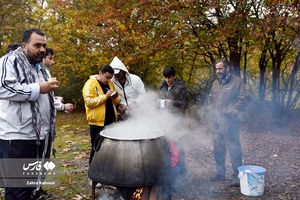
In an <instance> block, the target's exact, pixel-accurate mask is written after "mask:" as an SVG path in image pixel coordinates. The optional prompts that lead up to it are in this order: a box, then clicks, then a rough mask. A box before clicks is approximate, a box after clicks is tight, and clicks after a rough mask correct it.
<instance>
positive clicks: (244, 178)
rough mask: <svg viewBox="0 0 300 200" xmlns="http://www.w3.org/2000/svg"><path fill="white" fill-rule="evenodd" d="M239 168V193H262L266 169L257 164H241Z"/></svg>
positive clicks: (255, 194) (249, 194)
mask: <svg viewBox="0 0 300 200" xmlns="http://www.w3.org/2000/svg"><path fill="white" fill-rule="evenodd" d="M238 170H239V175H238V177H239V179H240V188H241V193H242V194H244V195H247V196H261V195H263V194H264V187H265V172H266V169H265V168H263V167H259V166H241V167H239V168H238Z"/></svg>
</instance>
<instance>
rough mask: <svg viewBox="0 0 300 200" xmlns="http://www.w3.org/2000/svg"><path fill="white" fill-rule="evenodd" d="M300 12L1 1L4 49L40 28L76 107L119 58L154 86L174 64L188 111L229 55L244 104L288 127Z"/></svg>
mask: <svg viewBox="0 0 300 200" xmlns="http://www.w3.org/2000/svg"><path fill="white" fill-rule="evenodd" d="M299 9H300V4H299V3H298V1H296V0H294V1H288V0H287V1H283V0H281V1H272V0H244V1H243V0H231V1H230V0H218V1H216V0H178V1H168V0H163V1H161V0H159V1H158V0H153V1H149V0H139V1H135V0H89V1H86V0H26V1H25V0H9V1H8V0H0V24H1V28H0V47H1V48H0V55H4V54H5V51H6V48H7V46H8V45H9V44H10V43H14V42H18V43H19V42H21V38H22V33H23V31H24V30H25V29H27V28H29V27H37V28H40V29H41V30H42V31H43V32H44V33H45V34H46V37H47V43H48V47H50V48H53V49H54V51H55V54H54V60H55V62H56V64H55V65H54V67H53V69H52V70H51V74H52V76H56V77H57V79H58V80H59V81H60V88H59V89H58V90H57V91H56V95H59V96H63V97H64V99H65V102H73V103H74V104H75V106H76V109H77V110H78V111H81V110H83V109H84V104H83V99H82V94H81V89H82V87H83V85H84V83H85V81H86V80H87V79H88V78H89V75H91V74H96V73H98V69H99V67H100V66H101V65H103V64H105V63H108V64H109V63H110V62H111V61H112V59H113V57H114V56H118V57H119V58H120V59H121V60H122V61H123V62H124V64H125V65H126V67H127V68H128V69H129V71H130V72H131V73H133V74H137V75H138V76H140V77H141V78H142V80H143V82H144V83H145V85H146V87H147V89H149V90H156V89H157V87H158V85H159V84H160V83H161V81H162V80H163V76H162V69H163V67H164V66H166V65H173V66H174V67H175V68H176V70H177V75H176V76H177V78H179V79H182V80H184V81H185V82H186V84H187V86H188V88H189V94H190V95H189V96H190V100H191V104H190V109H189V112H190V113H191V114H193V113H194V112H193V110H195V109H199V105H200V107H201V106H202V105H203V104H205V99H206V97H207V94H208V92H209V89H210V86H211V83H212V82H213V80H214V79H215V73H214V68H213V63H214V61H215V60H217V59H219V58H226V59H228V60H229V61H230V63H231V66H232V72H233V73H234V74H236V75H238V76H241V77H242V78H243V79H244V81H245V83H246V85H247V92H248V95H249V103H248V109H249V110H251V111H259V112H264V111H265V109H266V108H268V109H269V110H271V112H272V115H271V116H272V117H271V118H272V119H271V120H272V121H273V122H274V123H275V124H279V125H286V124H287V122H290V121H291V120H290V119H293V118H294V117H295V116H296V117H297V116H299V115H297V112H298V110H299V97H300V78H299V67H300V53H299V50H300V42H299V41H300V24H299V23H300V16H299V14H298V13H299Z"/></svg>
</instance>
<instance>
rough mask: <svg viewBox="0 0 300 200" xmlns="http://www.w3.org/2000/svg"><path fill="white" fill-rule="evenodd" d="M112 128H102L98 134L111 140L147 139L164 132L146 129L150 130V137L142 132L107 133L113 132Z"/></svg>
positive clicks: (162, 134) (157, 136)
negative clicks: (127, 133) (130, 133)
mask: <svg viewBox="0 0 300 200" xmlns="http://www.w3.org/2000/svg"><path fill="white" fill-rule="evenodd" d="M113 130H114V128H110V129H106V130H103V131H101V132H100V135H101V136H103V137H105V138H109V139H113V140H149V139H156V138H159V137H162V136H164V133H163V132H162V131H160V130H157V129H148V130H147V132H151V136H150V137H149V135H147V134H142V133H141V134H139V135H136V134H135V135H125V134H126V133H125V134H122V135H121V136H115V135H109V134H108V133H109V132H113ZM154 133H155V134H154ZM126 136H127V137H126Z"/></svg>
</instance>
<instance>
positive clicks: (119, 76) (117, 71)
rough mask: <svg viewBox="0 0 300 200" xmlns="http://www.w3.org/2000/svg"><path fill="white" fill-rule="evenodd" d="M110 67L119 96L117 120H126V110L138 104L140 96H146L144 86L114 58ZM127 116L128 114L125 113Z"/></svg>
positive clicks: (138, 78)
mask: <svg viewBox="0 0 300 200" xmlns="http://www.w3.org/2000/svg"><path fill="white" fill-rule="evenodd" d="M110 66H111V67H112V68H113V69H114V77H113V78H112V82H113V83H114V85H115V88H116V90H117V92H118V93H119V94H120V96H121V102H120V104H119V105H118V106H117V110H118V114H119V120H124V119H126V116H127V115H126V114H125V113H126V112H125V111H126V110H127V109H130V108H132V107H133V106H134V104H136V103H137V104H138V103H139V101H140V98H141V96H142V95H145V94H146V90H145V86H144V83H143V81H142V80H141V78H140V77H139V76H137V75H135V74H131V73H129V71H128V70H127V68H126V67H125V65H124V64H123V62H122V61H121V60H120V59H119V58H118V57H117V56H115V57H114V59H113V60H112V62H111V63H110ZM127 114H128V113H127Z"/></svg>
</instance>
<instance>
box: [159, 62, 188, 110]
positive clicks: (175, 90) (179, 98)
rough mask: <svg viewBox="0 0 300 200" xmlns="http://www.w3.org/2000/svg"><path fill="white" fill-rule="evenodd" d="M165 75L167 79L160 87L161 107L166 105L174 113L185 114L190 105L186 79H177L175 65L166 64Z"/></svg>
mask: <svg viewBox="0 0 300 200" xmlns="http://www.w3.org/2000/svg"><path fill="white" fill-rule="evenodd" d="M163 76H164V78H165V80H164V81H163V82H162V84H161V85H160V86H159V88H158V97H159V104H160V108H165V107H166V108H168V109H170V110H171V111H172V112H174V113H180V114H184V113H185V110H186V109H187V107H188V94H187V88H186V85H185V83H184V81H182V80H178V79H176V71H175V68H174V67H173V66H166V67H165V68H164V70H163Z"/></svg>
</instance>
